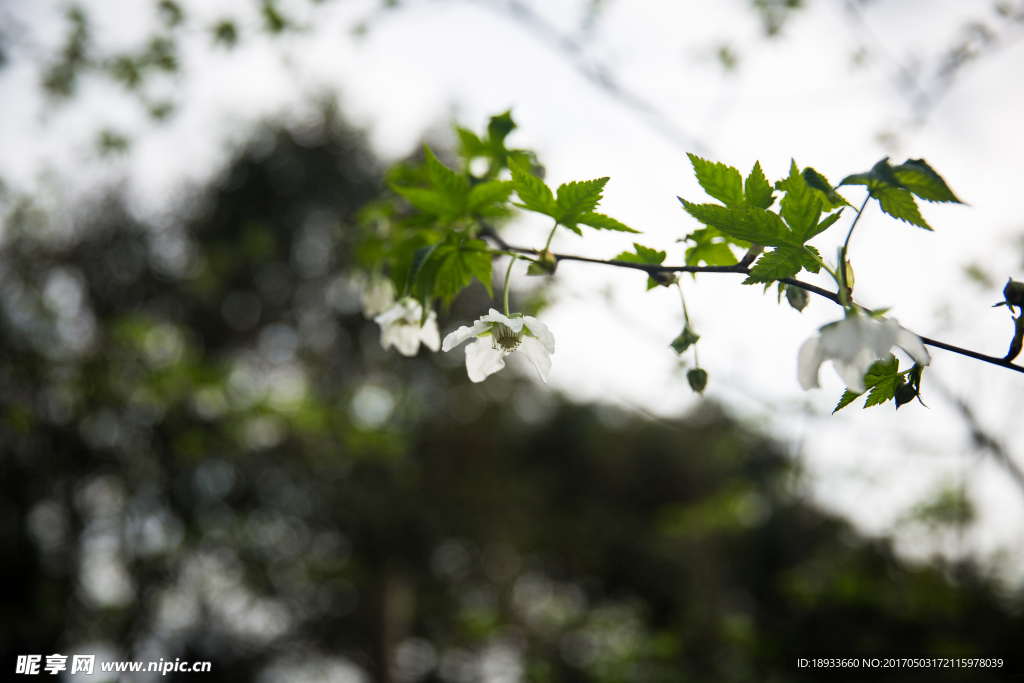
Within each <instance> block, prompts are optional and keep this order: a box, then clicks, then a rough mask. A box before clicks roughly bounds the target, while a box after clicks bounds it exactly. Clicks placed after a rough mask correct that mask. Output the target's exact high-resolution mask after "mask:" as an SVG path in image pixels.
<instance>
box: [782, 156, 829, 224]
mask: <svg viewBox="0 0 1024 683" xmlns="http://www.w3.org/2000/svg"><path fill="white" fill-rule="evenodd" d="M781 189H784V190H785V191H786V196H785V197H783V198H782V201H781V202H780V205H781V207H782V218H783V219H784V220H785V221H786V223H787V224H788V225H789V228H790V230H792V231H793V235H794V236H796V237H797V238H798V239H799V240H800V241H801V242H806V241H807V239H808V238H809V237H810V236H811V231H812V230H813V229H814V227H815V226H817V225H818V219H819V218H821V200H820V199H818V197H817V196H815V193H814V192H813V191H812V190H811V188H810V186H808V185H807V181H806V180H804V176H803V174H801V173H800V169H798V168H797V165H796V162H795V161H791V162H790V167H789V177H788V178H786V179H785V180H784V181H782V187H781Z"/></svg>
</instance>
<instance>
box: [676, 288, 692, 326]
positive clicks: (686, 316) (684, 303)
mask: <svg viewBox="0 0 1024 683" xmlns="http://www.w3.org/2000/svg"><path fill="white" fill-rule="evenodd" d="M676 289H678V290H679V300H680V301H682V302H683V320H684V321H686V324H687V326H689V324H690V314H689V313H687V312H686V297H685V296H683V286H682V285H680V284H679V282H678V281H676Z"/></svg>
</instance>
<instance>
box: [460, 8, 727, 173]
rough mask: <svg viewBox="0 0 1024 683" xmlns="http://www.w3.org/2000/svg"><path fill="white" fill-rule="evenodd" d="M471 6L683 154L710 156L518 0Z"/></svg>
mask: <svg viewBox="0 0 1024 683" xmlns="http://www.w3.org/2000/svg"><path fill="white" fill-rule="evenodd" d="M473 2H474V4H477V5H480V6H481V7H484V8H486V9H488V10H491V11H493V12H496V13H499V14H502V15H503V16H507V17H509V18H511V19H512V20H513V21H515V22H516V23H518V24H519V25H520V26H522V27H523V28H525V29H526V30H527V31H529V32H530V33H531V34H532V35H533V36H535V37H536V38H538V39H539V40H541V41H543V42H544V43H545V44H546V45H548V47H550V48H551V49H553V50H556V51H558V52H561V53H562V55H563V56H564V57H566V58H567V59H568V61H569V62H570V63H571V64H572V65H573V66H574V67H575V68H576V71H578V72H579V73H580V74H581V75H582V76H583V77H584V78H586V79H587V80H588V81H590V82H591V83H592V84H593V85H595V86H596V87H597V88H598V89H599V90H601V91H602V92H603V93H605V95H607V96H608V97H609V98H611V99H612V100H614V101H615V102H617V103H619V104H621V105H622V106H624V107H626V108H627V109H629V110H630V111H632V112H633V113H634V114H638V115H640V116H641V117H642V118H643V121H644V123H646V124H647V125H648V126H649V127H650V128H651V129H653V130H654V131H655V132H657V133H658V134H660V135H661V136H663V137H664V138H665V139H667V140H669V141H670V142H671V143H672V144H674V145H675V146H677V147H678V148H679V149H681V150H683V151H684V152H697V153H700V154H703V155H707V154H708V153H709V150H708V147H707V145H705V144H703V143H702V142H701V141H700V140H698V139H697V138H696V137H695V136H693V135H690V134H689V133H687V132H686V131H684V130H683V129H681V128H680V127H679V126H677V125H676V124H674V123H673V122H672V121H671V119H669V117H668V116H667V115H666V114H665V113H664V112H662V111H660V110H659V109H658V108H657V107H656V106H654V105H653V104H651V102H649V101H648V100H646V99H644V98H643V97H641V96H640V95H639V94H637V93H636V92H634V91H632V90H630V89H629V88H627V87H625V86H623V85H622V84H621V83H619V82H618V80H617V79H616V78H615V76H614V75H613V73H612V70H611V69H610V68H608V67H607V66H605V65H603V64H600V63H597V62H595V61H593V60H588V61H584V59H583V45H582V44H581V43H580V41H578V40H576V39H574V38H572V37H571V36H569V35H568V34H566V33H563V32H562V31H560V30H558V28H557V27H555V26H554V25H553V24H551V23H550V22H548V21H547V20H546V19H544V17H542V16H540V15H539V14H537V13H536V12H534V11H533V10H532V9H531V8H530V7H529V6H528V5H527V4H526V3H525V2H522V1H521V0H473Z"/></svg>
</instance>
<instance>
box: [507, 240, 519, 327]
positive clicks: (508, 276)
mask: <svg viewBox="0 0 1024 683" xmlns="http://www.w3.org/2000/svg"><path fill="white" fill-rule="evenodd" d="M517 258H519V254H513V255H512V260H511V261H509V262H508V270H506V271H505V317H506V318H507V317H508V315H509V313H508V281H509V279H511V277H512V266H513V265H514V264H515V262H516V259H517Z"/></svg>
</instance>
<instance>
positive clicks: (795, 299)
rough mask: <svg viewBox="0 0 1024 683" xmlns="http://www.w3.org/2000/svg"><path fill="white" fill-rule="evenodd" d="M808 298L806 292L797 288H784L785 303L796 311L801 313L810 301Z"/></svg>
mask: <svg viewBox="0 0 1024 683" xmlns="http://www.w3.org/2000/svg"><path fill="white" fill-rule="evenodd" d="M810 298H811V297H810V296H809V295H808V294H807V290H804V289H800V288H799V287H786V301H788V302H789V305H790V306H792V307H793V308H795V309H796V310H798V311H801V312H802V311H803V310H804V309H805V308H807V303H808V302H809V301H810Z"/></svg>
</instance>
